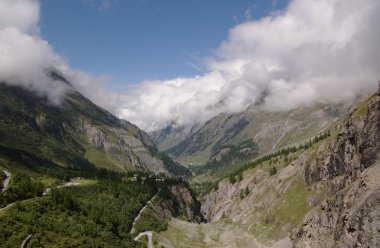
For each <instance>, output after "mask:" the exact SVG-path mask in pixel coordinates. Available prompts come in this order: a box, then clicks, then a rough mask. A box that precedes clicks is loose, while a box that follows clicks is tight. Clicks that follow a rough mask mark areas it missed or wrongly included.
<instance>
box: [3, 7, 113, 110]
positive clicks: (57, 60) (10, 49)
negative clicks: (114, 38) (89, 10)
mask: <svg viewBox="0 0 380 248" xmlns="http://www.w3.org/2000/svg"><path fill="white" fill-rule="evenodd" d="M39 16H40V3H39V1H37V0H1V1H0V82H5V83H7V84H11V85H18V86H23V87H25V88H28V89H30V90H32V91H34V92H36V93H38V94H40V95H43V96H46V97H47V98H48V100H49V101H50V102H51V103H53V104H60V102H61V101H62V97H63V96H64V95H65V93H67V92H68V91H70V90H72V88H71V87H70V86H69V85H67V84H64V83H62V82H59V81H54V80H52V78H51V77H49V76H48V73H47V69H49V68H52V67H53V68H55V69H57V70H58V71H61V72H62V74H63V75H64V76H65V77H66V78H67V79H68V80H69V81H70V82H71V83H72V85H73V87H74V88H75V89H76V90H79V91H80V92H82V93H83V94H85V95H86V96H87V97H89V98H90V99H91V100H93V101H95V102H97V103H98V104H99V105H101V106H103V107H106V108H108V109H111V110H112V109H113V107H114V104H113V103H114V102H115V101H114V100H116V98H115V97H114V96H112V94H110V93H108V92H106V90H105V81H106V80H105V79H102V78H94V77H91V76H89V75H88V74H86V73H83V72H81V71H76V70H73V69H71V68H70V67H69V65H68V63H67V62H66V60H65V59H64V58H63V57H61V56H60V55H58V54H56V53H55V52H54V49H53V48H52V47H51V46H50V45H49V43H48V42H47V41H45V40H43V39H42V38H41V36H40V30H39Z"/></svg>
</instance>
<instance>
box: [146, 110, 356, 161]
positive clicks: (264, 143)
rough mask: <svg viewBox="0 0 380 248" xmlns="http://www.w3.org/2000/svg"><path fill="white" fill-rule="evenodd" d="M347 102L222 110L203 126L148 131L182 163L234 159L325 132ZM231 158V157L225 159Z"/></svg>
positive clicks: (342, 113)
mask: <svg viewBox="0 0 380 248" xmlns="http://www.w3.org/2000/svg"><path fill="white" fill-rule="evenodd" d="M350 106H352V105H351V104H314V105H312V106H306V107H300V108H297V109H294V110H291V111H283V112H278V111H277V112H271V111H266V110H263V109H261V107H260V106H257V105H255V106H250V107H249V108H248V109H247V110H246V111H244V112H242V113H237V114H227V113H222V114H219V115H217V116H215V117H214V118H212V119H211V120H209V121H207V122H206V123H205V124H203V125H199V126H195V127H193V128H188V127H168V128H165V129H163V130H160V131H156V132H153V133H152V134H151V137H152V139H153V140H154V141H155V142H156V143H157V144H158V148H159V149H160V150H163V151H165V152H167V153H169V154H170V155H172V156H173V157H175V158H176V159H178V160H179V161H181V162H182V163H184V164H188V165H205V164H206V163H210V162H212V161H215V162H220V161H225V162H236V159H235V160H234V159H233V158H236V157H240V158H243V160H246V159H249V158H253V157H255V156H257V155H258V154H265V153H267V152H270V151H273V150H275V149H278V148H281V147H284V146H287V145H290V144H300V143H303V142H304V141H306V140H308V139H311V138H313V137H315V136H317V135H319V134H320V133H322V132H324V131H326V130H327V129H328V128H329V127H330V126H331V124H332V123H334V122H336V121H337V120H339V119H340V118H341V117H343V116H344V115H345V114H346V113H347V112H348V111H349V109H350ZM228 158H231V159H228Z"/></svg>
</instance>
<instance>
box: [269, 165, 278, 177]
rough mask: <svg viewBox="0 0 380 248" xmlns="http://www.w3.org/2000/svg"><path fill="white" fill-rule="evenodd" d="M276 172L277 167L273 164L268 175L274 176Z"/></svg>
mask: <svg viewBox="0 0 380 248" xmlns="http://www.w3.org/2000/svg"><path fill="white" fill-rule="evenodd" d="M276 174H277V167H276V166H273V167H271V168H270V169H269V175H270V176H274V175H276Z"/></svg>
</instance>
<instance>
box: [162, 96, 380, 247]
mask: <svg viewBox="0 0 380 248" xmlns="http://www.w3.org/2000/svg"><path fill="white" fill-rule="evenodd" d="M258 160H260V159H258ZM379 203H380V91H379V92H378V93H377V94H375V95H373V96H372V97H370V98H369V99H368V100H365V101H363V102H361V103H359V104H358V105H357V106H356V107H355V108H354V109H353V111H351V112H350V113H349V115H348V116H347V117H345V118H343V120H342V125H341V126H340V128H339V129H336V130H334V131H333V132H332V133H331V135H330V136H326V137H324V138H323V139H319V140H315V141H314V142H313V143H312V144H311V145H310V146H308V147H303V148H301V149H299V150H293V151H292V152H290V153H289V154H286V153H278V154H275V155H272V156H267V158H266V159H262V160H260V161H258V162H254V161H253V162H251V163H248V164H246V165H245V166H244V167H242V168H241V169H240V170H236V171H232V172H231V173H230V175H229V176H228V177H227V178H224V179H222V180H221V181H219V183H218V184H217V185H216V187H214V188H213V189H211V191H210V192H209V193H208V194H206V195H205V196H204V197H203V199H202V201H201V205H202V206H201V212H202V214H203V217H204V218H205V219H206V220H207V223H206V224H202V225H198V224H195V223H188V222H184V221H182V220H180V219H173V220H172V221H171V222H170V223H169V228H168V230H167V231H165V232H162V233H160V234H159V236H158V238H157V240H158V244H159V245H160V244H162V245H164V246H165V247H188V246H187V245H186V244H192V245H193V246H197V247H277V248H280V247H281V248H286V247H289V248H290V247H311V248H313V247H380V234H379V225H380V205H379Z"/></svg>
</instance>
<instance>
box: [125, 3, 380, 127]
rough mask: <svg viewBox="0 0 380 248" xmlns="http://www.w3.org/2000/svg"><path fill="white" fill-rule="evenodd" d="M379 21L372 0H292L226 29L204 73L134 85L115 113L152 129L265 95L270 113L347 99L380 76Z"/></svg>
mask: <svg viewBox="0 0 380 248" xmlns="http://www.w3.org/2000/svg"><path fill="white" fill-rule="evenodd" d="M379 23H380V2H379V1H378V0H366V1H362V0H293V1H291V2H290V3H289V6H288V8H287V9H286V10H284V11H283V12H280V13H274V14H273V15H272V16H268V17H266V18H263V19H261V20H256V21H247V22H245V23H242V24H240V25H237V26H236V27H234V28H233V29H231V30H230V34H229V36H228V39H227V40H226V41H224V42H223V43H222V44H221V46H220V48H219V49H218V51H217V53H216V55H215V58H213V59H211V60H209V61H208V63H207V67H208V68H209V71H210V72H209V73H207V74H205V75H202V76H197V77H194V78H177V79H173V80H167V81H153V82H144V83H142V84H140V85H137V86H135V87H134V88H133V89H131V91H130V92H128V93H127V94H125V95H124V96H122V97H123V99H124V101H123V102H122V106H121V108H120V109H119V114H120V116H121V117H124V118H126V119H128V120H130V121H132V122H134V123H136V124H137V125H139V126H140V127H142V128H144V129H145V130H148V131H152V130H155V129H158V128H163V127H165V126H166V125H168V124H171V123H176V124H178V125H184V124H192V123H196V122H202V121H205V120H207V119H208V118H210V117H212V116H213V115H215V114H217V113H220V112H238V111H242V110H244V109H245V108H246V107H247V106H248V105H249V104H252V103H254V102H256V101H257V100H258V99H259V98H260V97H261V96H262V95H263V94H268V95H267V97H266V99H265V105H264V106H265V108H267V109H269V110H288V109H291V108H295V107H298V106H300V105H305V104H310V103H313V102H316V101H334V102H337V101H342V100H349V99H352V98H353V97H355V96H356V95H358V94H361V93H369V92H371V90H374V89H375V88H376V82H377V80H378V79H379V77H380V75H379V74H380V49H378V44H380V29H379V28H378V24H379Z"/></svg>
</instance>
